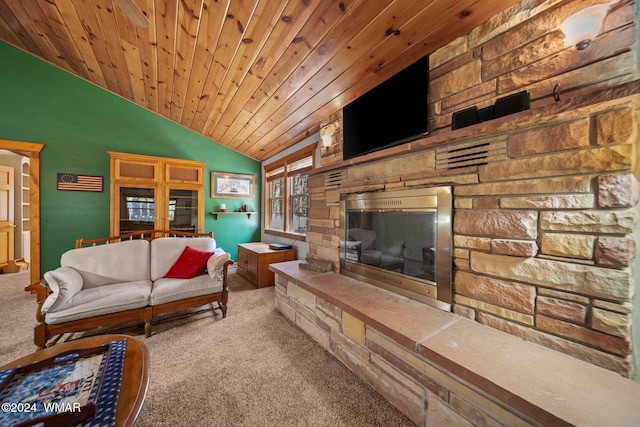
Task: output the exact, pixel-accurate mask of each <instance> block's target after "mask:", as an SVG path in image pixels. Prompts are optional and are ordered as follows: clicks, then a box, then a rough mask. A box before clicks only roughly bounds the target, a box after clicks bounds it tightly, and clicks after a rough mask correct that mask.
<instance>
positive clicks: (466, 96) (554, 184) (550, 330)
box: [307, 1, 640, 376]
mask: <svg viewBox="0 0 640 427" xmlns="http://www.w3.org/2000/svg"><path fill="white" fill-rule="evenodd" d="M587 3H588V4H587ZM592 3H597V1H592V2H584V1H583V2H577V1H565V2H557V1H555V2H552V1H548V2H543V1H523V2H522V3H520V4H519V5H516V6H515V7H513V8H511V9H509V10H507V11H505V12H504V13H503V14H501V15H499V16H497V17H495V19H493V20H491V21H490V22H488V23H486V24H484V25H482V26H481V27H478V28H477V29H476V30H474V31H473V32H472V33H471V34H469V35H468V36H467V37H463V38H460V39H458V40H456V41H455V42H453V43H451V44H450V45H448V46H446V47H445V48H443V49H441V50H439V51H437V52H436V53H435V54H433V55H432V56H431V67H432V73H431V82H430V91H431V100H432V117H431V118H430V123H431V124H432V129H434V132H433V133H432V135H431V136H428V137H427V138H424V139H423V140H419V141H416V142H413V143H410V144H405V145H403V146H399V147H395V148H392V149H389V150H386V151H384V152H382V153H378V154H374V155H370V156H365V158H362V159H356V160H354V161H350V162H341V161H340V156H341V144H340V143H338V144H335V145H334V146H332V147H329V148H325V149H323V150H324V152H323V160H322V164H323V166H325V168H323V169H324V170H323V171H322V173H319V174H317V175H315V176H313V177H312V178H311V180H310V184H309V185H310V190H309V191H310V196H311V201H310V206H311V207H310V210H309V216H310V221H309V224H310V227H309V231H308V234H307V242H308V252H309V253H308V255H309V256H312V257H318V258H322V259H328V260H331V261H333V262H334V264H335V265H336V268H339V254H338V247H339V237H338V227H339V207H338V204H339V199H340V196H341V195H342V194H347V193H357V192H366V191H382V190H387V191H388V190H399V189H408V188H419V187H429V186H439V185H451V186H452V187H453V195H454V201H453V203H454V219H453V231H454V238H453V244H454V251H453V260H452V262H453V266H454V279H453V290H454V297H453V301H454V312H456V313H457V314H460V315H462V316H465V317H468V318H471V319H474V320H476V321H478V322H480V323H483V324H485V325H489V326H491V327H494V328H496V329H500V330H503V331H505V332H508V333H510V334H513V335H517V336H520V337H522V338H524V339H527V340H531V341H534V342H537V343H541V344H543V345H546V346H548V347H551V348H554V349H557V350H559V351H562V352H564V353H567V354H570V355H572V356H575V357H578V358H581V359H583V360H587V361H589V362H591V363H594V364H596V365H599V366H603V367H606V368H608V369H611V370H614V371H616V372H620V373H621V374H623V375H625V376H631V375H632V374H633V366H632V337H631V326H632V317H633V309H632V297H633V293H634V289H635V283H634V279H633V275H632V267H633V264H634V263H637V261H636V238H635V237H634V233H636V232H637V229H638V224H637V222H638V219H637V218H638V200H639V199H640V192H639V191H638V180H637V177H638V176H639V174H638V169H637V167H638V162H637V159H638V153H637V145H638V140H639V137H638V123H637V122H638V117H639V111H640V108H639V107H638V105H639V102H640V100H639V98H638V96H637V92H638V90H637V88H638V85H637V82H632V83H626V84H625V83H624V82H625V81H630V80H633V78H634V71H635V62H636V60H637V59H636V58H635V55H636V53H635V51H634V50H635V49H634V46H635V40H636V38H635V34H636V28H635V25H634V19H635V7H636V5H635V2H626V1H623V2H620V3H618V4H616V5H615V6H614V7H612V9H611V10H610V12H609V15H608V17H607V20H606V22H605V29H604V30H603V32H602V35H601V36H600V37H598V39H597V40H595V41H594V43H593V44H592V46H591V47H590V48H589V49H587V50H586V51H577V50H576V49H574V48H566V47H565V46H563V45H562V43H561V42H562V37H561V35H559V34H558V32H557V24H559V23H560V22H562V20H563V19H564V18H566V17H567V16H569V15H570V14H571V13H573V12H575V10H577V9H578V8H582V7H586V6H588V5H590V4H592ZM591 49H593V50H591ZM556 84H558V85H560V87H562V88H563V93H562V94H561V95H560V99H561V100H560V102H555V100H554V99H553V97H552V96H551V92H552V89H553V86H554V85H556ZM620 88H622V89H620ZM520 90H527V91H528V92H529V93H530V94H531V99H532V104H531V109H530V110H529V111H524V112H521V113H517V114H514V115H513V116H510V117H505V118H501V119H496V120H493V121H489V122H485V123H481V124H478V125H475V126H472V127H469V128H465V129H460V130H457V131H451V130H449V129H448V126H449V125H450V121H451V113H452V112H453V111H457V110H460V109H462V108H466V107H468V106H470V105H476V106H478V107H483V106H486V105H489V104H492V103H493V102H494V101H495V99H496V98H497V97H500V96H504V95H508V94H510V93H514V92H517V91H520ZM634 92H635V93H636V95H633V93H634ZM630 94H631V95H630ZM340 121H341V115H340V114H339V113H336V114H335V115H333V116H332V117H330V118H328V119H327V121H326V122H325V123H324V124H327V123H333V126H331V129H332V131H334V132H335V135H337V137H334V140H336V141H338V142H340V141H341V131H340V129H341V123H340ZM478 144H489V145H490V146H491V147H494V148H492V150H493V151H492V153H491V154H490V156H489V157H488V159H487V161H486V164H482V165H474V164H471V165H467V166H463V167H460V168H453V167H450V165H447V164H446V162H445V163H443V161H442V160H441V157H442V153H443V152H444V151H443V150H445V149H447V148H455V147H458V146H473V145H478ZM636 327H637V326H636Z"/></svg>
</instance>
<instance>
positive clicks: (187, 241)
mask: <svg viewBox="0 0 640 427" xmlns="http://www.w3.org/2000/svg"><path fill="white" fill-rule="evenodd" d="M187 246H190V247H192V248H193V249H197V250H199V251H204V252H213V251H215V250H216V241H215V240H214V239H212V238H211V237H160V238H158V239H154V240H152V241H151V280H158V279H161V278H163V277H164V276H165V274H167V272H168V271H169V269H170V268H171V266H172V265H173V264H175V262H176V261H177V260H178V257H179V256H180V254H181V253H182V251H183V250H184V248H185V247H187Z"/></svg>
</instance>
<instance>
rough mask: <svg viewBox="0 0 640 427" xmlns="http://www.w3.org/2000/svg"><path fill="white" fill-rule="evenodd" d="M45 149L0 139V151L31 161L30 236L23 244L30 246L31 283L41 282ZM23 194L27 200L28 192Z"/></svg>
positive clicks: (28, 171)
mask: <svg viewBox="0 0 640 427" xmlns="http://www.w3.org/2000/svg"><path fill="white" fill-rule="evenodd" d="M43 148H44V144H38V143H34V142H21V141H10V140H6V139H0V150H7V151H10V152H12V153H15V154H17V155H19V156H23V157H27V158H28V159H29V161H28V164H29V167H28V169H27V173H25V175H24V184H27V180H28V205H29V209H28V211H25V217H26V216H27V215H28V217H29V219H28V223H29V235H28V238H27V240H26V242H25V243H23V245H24V246H28V252H29V264H30V269H29V283H36V282H38V281H39V280H40V151H42V149H43ZM22 178H23V177H22V176H21V179H22ZM23 194H24V197H25V199H26V197H27V192H26V191H25V192H24V193H23ZM25 203H26V202H25ZM25 250H27V248H25ZM25 258H26V257H25Z"/></svg>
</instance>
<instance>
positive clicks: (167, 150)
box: [0, 42, 262, 273]
mask: <svg viewBox="0 0 640 427" xmlns="http://www.w3.org/2000/svg"><path fill="white" fill-rule="evenodd" d="M0 63H1V64H2V66H1V67H0V100H1V102H0V139H8V140H16V141H27V142H37V143H41V144H44V145H45V147H44V149H43V150H42V153H41V175H40V179H41V182H40V196H41V212H40V214H41V228H42V233H41V245H42V251H41V271H42V273H44V272H45V271H47V270H50V269H53V268H56V267H58V266H59V261H60V255H61V254H62V253H63V252H64V251H66V250H68V249H71V248H73V246H74V242H75V239H76V238H77V237H83V238H88V239H90V238H97V237H105V236H108V235H109V155H108V153H107V152H108V151H120V152H126V153H135V154H145V155H152V156H162V157H172V158H179V159H188V160H198V161H203V162H206V167H205V181H206V184H205V212H211V211H213V210H217V207H218V205H219V204H220V203H223V202H224V203H226V204H227V209H229V210H234V209H237V208H239V207H240V206H241V205H242V204H243V203H247V204H248V205H250V206H252V207H253V208H254V209H256V210H257V209H259V207H260V202H259V201H260V200H261V188H262V186H261V182H260V180H261V172H260V163H258V162H256V161H255V160H253V159H250V158H248V157H246V156H243V155H241V154H239V153H237V152H235V151H233V150H230V149H228V148H226V147H224V146H222V145H220V144H217V143H215V142H212V141H211V140H209V139H207V138H204V137H203V136H201V135H199V134H197V133H195V132H192V131H190V130H188V129H186V128H185V127H182V126H180V125H178V124H176V123H174V122H171V121H169V120H166V119H164V118H162V117H160V116H158V115H156V114H154V113H152V112H150V111H148V110H146V109H144V108H140V107H138V106H137V105H135V104H133V103H132V102H129V101H127V100H125V99H123V98H121V97H119V96H116V95H113V94H112V93H110V92H108V91H105V90H103V89H101V88H99V87H97V86H95V85H93V84H91V83H88V82H86V81H84V80H82V79H79V78H77V77H74V76H73V75H71V74H69V73H67V72H65V71H63V70H61V69H59V68H57V67H54V66H52V65H50V64H48V63H46V62H44V61H41V60H39V59H37V58H35V57H33V56H31V55H29V54H26V53H24V52H23V51H21V50H19V49H16V48H14V47H13V46H11V45H8V44H6V43H4V42H0ZM211 171H223V172H235V173H241V174H251V175H254V176H255V177H256V186H255V187H256V192H255V193H256V194H255V195H254V199H253V200H244V201H243V200H234V199H212V198H210V197H209V195H210V179H209V177H210V173H211ZM59 172H68V173H76V174H85V175H101V176H104V182H105V189H104V192H102V193H85V192H71V191H57V190H56V177H57V174H58V173H59ZM260 221H261V216H260V215H252V216H251V219H247V217H246V216H245V215H226V216H221V217H220V218H219V219H218V220H217V221H216V220H214V218H213V216H212V215H209V214H206V217H205V230H206V231H213V233H214V236H215V238H216V241H217V243H218V246H220V247H222V248H224V249H225V250H226V251H228V252H230V253H231V255H232V257H233V259H237V244H238V243H243V242H251V241H258V240H260V223H261V222H260Z"/></svg>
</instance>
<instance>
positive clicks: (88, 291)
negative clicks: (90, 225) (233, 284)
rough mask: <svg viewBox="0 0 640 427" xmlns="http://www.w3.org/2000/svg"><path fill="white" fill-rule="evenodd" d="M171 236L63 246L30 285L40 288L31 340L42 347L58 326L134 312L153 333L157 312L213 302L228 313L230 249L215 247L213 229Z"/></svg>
mask: <svg viewBox="0 0 640 427" xmlns="http://www.w3.org/2000/svg"><path fill="white" fill-rule="evenodd" d="M147 233H149V232H147ZM165 233H166V232H165ZM179 235H181V236H182V237H176V236H179ZM152 236H155V235H152ZM171 236H173V237H151V238H149V237H144V238H143V239H140V238H137V239H131V240H121V239H120V241H117V242H116V243H108V244H100V245H95V246H89V247H80V248H76V249H72V250H69V251H67V252H65V253H64V254H63V255H62V257H61V259H60V267H59V268H57V269H56V270H53V271H48V272H46V273H45V274H44V281H43V282H41V283H39V284H35V285H31V286H30V287H29V288H30V289H31V290H35V291H36V293H37V294H38V312H37V315H36V317H37V319H38V324H37V325H36V327H35V334H34V340H35V343H36V345H37V346H38V347H40V348H43V347H44V346H45V345H46V343H47V341H48V340H49V339H50V338H52V337H54V336H56V335H59V334H62V333H67V332H78V331H84V330H88V329H93V328H96V327H99V326H111V325H116V324H120V323H123V322H128V321H131V320H134V319H135V320H140V321H144V323H145V333H146V335H147V336H150V335H151V329H152V321H153V319H154V318H156V317H157V316H158V315H159V314H161V313H165V312H169V311H178V310H184V309H187V308H195V307H201V306H203V305H205V304H209V303H214V302H215V303H217V305H216V307H215V308H220V309H221V311H222V315H223V317H226V311H227V297H228V289H227V283H226V276H227V267H228V265H229V264H232V261H230V256H229V254H228V253H226V252H225V251H224V250H222V249H220V248H216V241H215V239H213V236H212V235H211V234H209V235H206V236H203V235H193V234H191V233H175V232H172V234H171ZM137 237H139V236H137ZM108 239H113V238H108ZM108 239H101V240H108ZM194 274H195V275H194ZM192 275H194V276H193V277H191V276H192Z"/></svg>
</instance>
